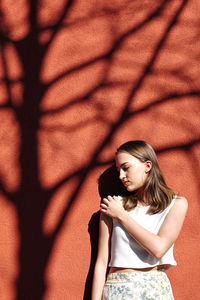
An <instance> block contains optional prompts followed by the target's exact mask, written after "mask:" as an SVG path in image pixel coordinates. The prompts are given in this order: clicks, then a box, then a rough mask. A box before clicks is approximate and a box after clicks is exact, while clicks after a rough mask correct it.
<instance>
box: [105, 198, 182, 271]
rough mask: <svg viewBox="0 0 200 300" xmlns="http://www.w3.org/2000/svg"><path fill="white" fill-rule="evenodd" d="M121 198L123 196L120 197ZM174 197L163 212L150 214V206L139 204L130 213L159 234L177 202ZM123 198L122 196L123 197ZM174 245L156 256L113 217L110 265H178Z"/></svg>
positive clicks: (125, 266)
mask: <svg viewBox="0 0 200 300" xmlns="http://www.w3.org/2000/svg"><path fill="white" fill-rule="evenodd" d="M120 198H121V197H120ZM175 198H176V196H175V197H174V198H173V200H172V202H171V203H170V205H169V206H168V207H167V208H166V209H165V210H164V211H162V212H160V213H157V214H154V215H149V214H147V211H148V209H149V206H140V205H137V206H136V207H135V208H134V209H132V210H131V211H129V212H128V214H129V215H130V216H131V217H132V218H133V219H134V220H135V221H136V222H137V223H139V224H140V225H141V226H143V227H144V228H146V229H147V230H148V231H150V232H152V233H155V234H157V233H158V231H159V229H160V227H161V225H162V223H163V221H164V219H165V217H166V215H167V214H168V212H169V210H170V208H171V207H172V206H173V205H174V203H175ZM121 199H122V198H121ZM173 247H174V245H172V246H171V248H170V249H169V250H168V251H167V252H166V253H165V254H164V255H163V257H161V258H160V259H157V258H155V257H154V256H153V255H151V254H150V253H149V252H147V251H146V250H145V249H144V248H143V247H142V246H140V245H139V244H138V243H137V241H136V240H134V238H133V237H131V236H130V234H129V233H128V232H127V231H126V230H125V229H124V228H123V226H122V225H121V223H120V222H119V221H116V220H115V219H113V230H112V237H111V259H110V262H109V266H110V267H111V266H112V267H118V268H135V269H136V268H139V269H140V268H149V267H153V266H157V265H163V264H167V265H169V267H172V266H176V265H177V263H176V261H175V260H174V256H173Z"/></svg>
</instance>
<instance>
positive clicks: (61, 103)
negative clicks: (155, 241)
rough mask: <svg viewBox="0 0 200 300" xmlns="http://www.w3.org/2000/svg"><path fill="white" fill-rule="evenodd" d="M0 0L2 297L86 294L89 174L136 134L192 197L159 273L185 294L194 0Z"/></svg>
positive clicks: (92, 216)
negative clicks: (170, 258) (171, 263)
mask: <svg viewBox="0 0 200 300" xmlns="http://www.w3.org/2000/svg"><path fill="white" fill-rule="evenodd" d="M0 9H1V13H2V20H1V45H0V120H1V126H0V187H1V194H0V219H1V226H0V236H1V239H0V240H1V247H0V273H1V282H0V299H2V300H14V299H20V300H27V299H28V300H32V299H34V300H36V299H37V300H40V299H43V300H55V299H70V300H71V299H72V300H80V299H82V298H83V297H84V299H85V300H89V299H90V297H89V294H90V288H91V276H92V269H93V266H94V261H95V253H96V245H97V231H98V213H97V212H98V209H99V202H100V196H99V193H98V178H99V176H100V175H101V174H102V173H103V172H104V171H105V170H106V169H107V168H108V167H110V166H111V164H112V159H113V155H114V152H115V149H116V147H117V146H119V145H120V144H121V143H123V142H125V141H127V140H131V139H143V140H146V141H147V142H149V143H150V144H152V146H153V147H154V148H155V149H156V151H157V153H158V158H159V162H160V165H161V168H162V170H163V173H164V176H165V178H166V181H167V182H168V184H169V186H170V187H172V188H173V189H174V190H175V191H177V192H179V194H181V195H183V196H185V197H186V198H187V199H188V201H189V211H188V215H187V218H186V221H185V224H184V228H183V231H182V233H181V235H180V238H179V239H178V241H177V243H176V245H175V257H176V260H177V262H178V266H177V267H176V268H173V269H171V270H169V271H168V275H169V277H170V279H171V282H172V286H173V290H174V294H175V298H176V299H179V300H182V299H190V300H193V299H194V300H196V299H197V298H198V286H199V278H200V271H199V270H200V264H199V261H200V260H199V238H200V236H199V213H200V202H199V192H200V188H199V180H200V175H199V167H200V159H199V157H200V117H199V112H200V102H199V100H200V99H199V87H200V79H199V78H200V76H199V69H200V61H199V49H200V42H199V26H200V24H199V17H198V14H197V11H199V9H200V4H199V1H197V0H188V1H186V0H185V1H183V0H182V1H181V0H174V1H166V0H165V1H153V0H150V1H142V2H141V1H132V0H131V1H122V0H121V1H120V0H113V1H112V0H110V1H106V0H105V1H80V0H77V1H65V0H57V1H54V0H51V1H45V0H44V1H32V2H31V1H25V0H21V1H20V0H19V1H16V4H15V5H14V6H13V4H12V1H6V0H3V1H2V3H1V7H0ZM108 188H109V187H108ZM88 225H89V228H88ZM88 229H89V232H88Z"/></svg>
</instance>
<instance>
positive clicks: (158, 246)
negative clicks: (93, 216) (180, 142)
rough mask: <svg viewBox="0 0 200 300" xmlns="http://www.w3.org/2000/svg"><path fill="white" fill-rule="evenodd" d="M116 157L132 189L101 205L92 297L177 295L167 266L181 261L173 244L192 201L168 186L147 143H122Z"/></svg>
mask: <svg viewBox="0 0 200 300" xmlns="http://www.w3.org/2000/svg"><path fill="white" fill-rule="evenodd" d="M115 162H116V168H117V170H118V172H119V178H120V180H121V182H122V184H123V185H124V186H125V188H126V190H127V192H128V193H126V195H120V196H119V195H118V196H108V197H107V198H104V199H103V201H102V203H101V205H100V211H101V217H100V231H99V247H98V256H97V261H96V265H95V270H94V279H93V287H92V300H101V299H103V300H120V299H121V300H126V299H130V300H139V299H143V300H145V299H146V300H147V299H148V300H150V299H151V300H154V299H155V300H161V299H162V300H171V299H174V298H173V294H172V289H171V285H170V282H169V279H168V277H167V275H166V273H165V270H166V269H168V268H169V267H172V266H175V265H176V261H175V260H174V257H173V246H174V242H175V240H176V239H177V237H178V235H179V233H180V230H181V227H182V225H183V221H184V218H185V215H186V212H187V206H188V205H187V200H186V199H185V198H183V197H180V196H177V195H175V193H174V192H173V191H172V190H171V189H170V188H169V187H168V186H167V185H166V183H165V181H164V179H163V176H162V174H161V171H160V168H159V165H158V161H157V157H156V154H155V152H154V150H153V148H152V147H151V146H150V145H149V144H147V143H146V142H144V141H130V142H127V143H125V144H123V145H121V146H120V147H119V148H118V149H117V152H116V156H115ZM108 266H109V268H110V270H109V274H108V276H107V268H108ZM106 276H107V279H106ZM105 279H106V282H105Z"/></svg>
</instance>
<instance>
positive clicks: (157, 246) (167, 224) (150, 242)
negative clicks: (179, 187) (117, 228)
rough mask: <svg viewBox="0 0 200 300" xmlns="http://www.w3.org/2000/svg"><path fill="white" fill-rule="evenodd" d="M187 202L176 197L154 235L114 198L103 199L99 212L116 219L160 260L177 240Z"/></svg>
mask: <svg viewBox="0 0 200 300" xmlns="http://www.w3.org/2000/svg"><path fill="white" fill-rule="evenodd" d="M187 208H188V204H187V200H186V199H185V198H183V197H178V198H177V199H176V201H175V203H174V205H173V207H172V208H171V209H170V211H169V213H168V214H167V216H166V218H165V220H164V222H163V224H162V226H161V228H160V230H159V232H158V234H154V233H152V232H150V231H148V230H147V229H145V228H144V227H142V226H141V225H140V224H138V223H137V222H136V221H135V220H133V219H132V218H131V216H130V215H129V214H128V213H127V211H125V210H124V208H123V207H122V205H121V204H120V203H119V201H118V200H117V198H116V197H110V196H109V197H108V199H104V204H102V205H101V212H103V213H105V214H106V215H108V216H110V217H112V218H115V219H117V220H118V221H120V223H121V224H122V225H123V227H124V228H125V230H126V231H127V232H128V233H129V234H130V235H131V236H132V237H133V238H134V239H135V240H136V241H137V242H138V243H139V244H140V245H141V246H142V247H143V248H145V249H146V250H147V251H148V252H149V253H151V254H152V255H153V256H154V257H156V258H158V259H159V258H161V257H162V256H163V255H164V254H165V252H166V251H167V250H168V249H169V248H170V247H171V246H172V244H173V243H174V242H175V240H176V239H177V237H178V235H179V233H180V230H181V228H182V225H183V221H184V218H185V215H186V212H187Z"/></svg>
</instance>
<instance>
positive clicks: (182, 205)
mask: <svg viewBox="0 0 200 300" xmlns="http://www.w3.org/2000/svg"><path fill="white" fill-rule="evenodd" d="M174 206H175V207H177V208H178V209H183V210H186V211H187V209H188V200H187V199H186V198H185V197H183V196H179V195H178V196H177V197H176V201H175V204H174Z"/></svg>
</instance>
